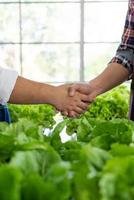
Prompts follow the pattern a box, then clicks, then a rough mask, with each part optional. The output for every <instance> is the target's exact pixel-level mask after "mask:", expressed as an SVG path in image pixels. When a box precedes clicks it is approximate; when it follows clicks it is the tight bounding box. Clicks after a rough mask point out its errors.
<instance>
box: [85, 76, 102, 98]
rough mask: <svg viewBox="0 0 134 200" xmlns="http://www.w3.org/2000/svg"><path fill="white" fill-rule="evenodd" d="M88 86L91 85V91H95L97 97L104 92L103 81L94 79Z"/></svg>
mask: <svg viewBox="0 0 134 200" xmlns="http://www.w3.org/2000/svg"><path fill="white" fill-rule="evenodd" d="M88 84H89V89H90V90H92V91H94V92H95V93H96V96H98V95H100V94H102V93H103V92H104V88H103V84H102V83H101V81H99V80H97V79H93V80H91V81H89V82H88Z"/></svg>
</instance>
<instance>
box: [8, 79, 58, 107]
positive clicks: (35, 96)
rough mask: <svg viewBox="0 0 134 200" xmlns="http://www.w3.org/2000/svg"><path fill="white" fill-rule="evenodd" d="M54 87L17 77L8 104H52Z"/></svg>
mask: <svg viewBox="0 0 134 200" xmlns="http://www.w3.org/2000/svg"><path fill="white" fill-rule="evenodd" d="M54 92H55V87H54V86H51V85H47V84H43V83H39V82H35V81H31V80H28V79H25V78H23V77H20V76H19V77H18V78H17V81H16V84H15V87H14V89H13V91H12V94H11V96H10V99H9V102H10V103H16V104H35V103H49V104H53V102H52V100H53V98H54Z"/></svg>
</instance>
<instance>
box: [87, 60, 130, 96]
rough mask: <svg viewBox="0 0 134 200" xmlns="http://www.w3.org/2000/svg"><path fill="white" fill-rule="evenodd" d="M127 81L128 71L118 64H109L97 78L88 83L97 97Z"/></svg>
mask: <svg viewBox="0 0 134 200" xmlns="http://www.w3.org/2000/svg"><path fill="white" fill-rule="evenodd" d="M127 79H128V70H127V69H126V68H125V67H123V66H122V65H120V64H118V63H111V64H109V65H108V67H107V68H106V69H105V70H104V71H103V72H102V73H101V74H100V75H99V76H97V77H96V78H95V79H93V80H91V81H90V82H89V83H90V86H91V87H92V88H94V89H95V90H96V93H97V95H99V94H102V93H104V92H106V91H108V90H110V89H112V88H114V87H116V86H118V85H119V84H121V83H123V82H124V81H126V80H127Z"/></svg>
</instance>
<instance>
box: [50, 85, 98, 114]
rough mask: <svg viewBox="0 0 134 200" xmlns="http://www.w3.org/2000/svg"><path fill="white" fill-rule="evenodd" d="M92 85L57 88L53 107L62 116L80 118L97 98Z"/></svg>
mask: <svg viewBox="0 0 134 200" xmlns="http://www.w3.org/2000/svg"><path fill="white" fill-rule="evenodd" d="M97 95H98V94H97V90H95V89H94V88H93V87H92V85H90V83H83V84H82V83H76V84H65V85H60V86H57V87H55V94H54V98H53V105H54V106H55V107H56V109H57V110H58V111H60V112H61V114H62V115H64V116H68V117H78V116H79V115H80V114H82V113H84V112H85V111H86V110H87V108H88V106H89V105H90V104H91V103H92V102H93V101H94V100H95V98H96V96H97Z"/></svg>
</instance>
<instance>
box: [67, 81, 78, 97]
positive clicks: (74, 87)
mask: <svg viewBox="0 0 134 200" xmlns="http://www.w3.org/2000/svg"><path fill="white" fill-rule="evenodd" d="M76 91H79V84H73V85H71V86H69V88H68V94H69V96H70V97H73V96H74V95H75V92H76Z"/></svg>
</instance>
